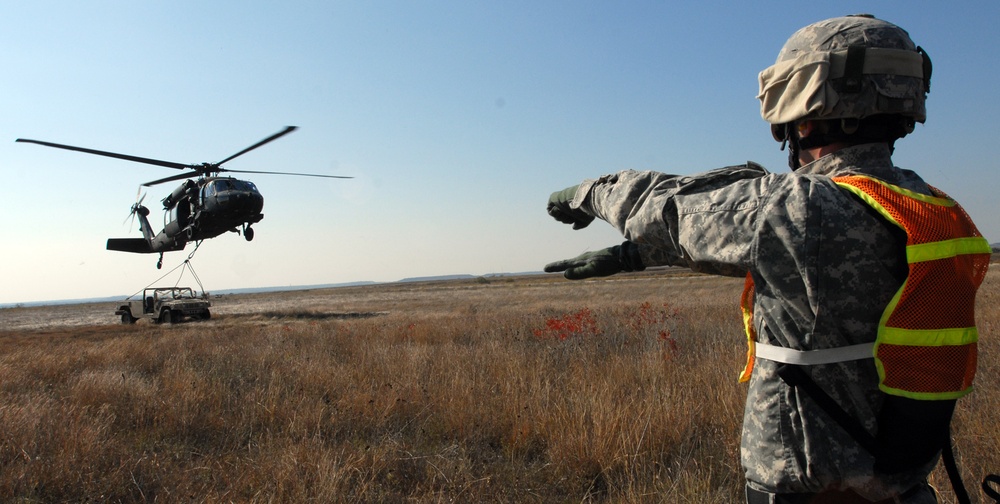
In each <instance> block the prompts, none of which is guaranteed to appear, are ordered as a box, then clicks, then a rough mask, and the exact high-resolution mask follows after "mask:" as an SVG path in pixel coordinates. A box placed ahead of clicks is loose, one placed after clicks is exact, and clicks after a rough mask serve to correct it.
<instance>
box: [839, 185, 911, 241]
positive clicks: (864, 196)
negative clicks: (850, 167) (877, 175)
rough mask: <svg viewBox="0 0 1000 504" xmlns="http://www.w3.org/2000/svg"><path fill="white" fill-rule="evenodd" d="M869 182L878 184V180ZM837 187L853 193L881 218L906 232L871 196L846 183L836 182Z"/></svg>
mask: <svg viewBox="0 0 1000 504" xmlns="http://www.w3.org/2000/svg"><path fill="white" fill-rule="evenodd" d="M859 178H866V179H867V178H868V177H859ZM870 180H874V181H875V182H879V181H878V180H875V179H870ZM837 185H839V186H840V187H842V188H844V189H847V190H848V191H850V192H852V193H854V194H855V195H856V196H857V197H859V198H861V199H862V200H863V201H864V202H865V203H868V206H870V207H872V208H874V209H875V210H876V211H877V212H878V213H880V214H882V217H885V218H886V220H888V221H889V222H891V223H893V224H895V225H897V226H899V227H900V228H902V229H903V230H904V231H905V230H906V228H904V227H903V225H902V224H900V223H899V221H897V220H896V219H894V218H893V217H892V214H890V213H889V212H888V211H887V210H886V209H885V207H883V206H882V204H881V203H879V202H878V201H876V200H875V198H872V197H871V196H869V195H868V193H866V192H864V191H863V190H862V189H861V188H858V187H855V186H853V185H851V184H848V183H846V182H837Z"/></svg>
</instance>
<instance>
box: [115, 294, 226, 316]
mask: <svg viewBox="0 0 1000 504" xmlns="http://www.w3.org/2000/svg"><path fill="white" fill-rule="evenodd" d="M209 306H212V303H210V302H209V301H208V298H207V295H203V296H202V297H198V296H196V295H195V293H194V289H192V288H190V287H147V288H145V289H143V290H142V299H137V300H131V301H127V303H124V304H120V305H118V309H117V310H115V315H120V316H121V319H122V324H134V323H135V321H136V320H139V319H140V318H145V319H149V320H151V321H152V322H153V323H155V324H159V323H161V322H162V323H165V324H172V323H174V322H180V321H182V320H184V319H185V318H189V319H193V320H208V319H209V318H211V317H212V313H211V312H210V311H209V310H208V307H209Z"/></svg>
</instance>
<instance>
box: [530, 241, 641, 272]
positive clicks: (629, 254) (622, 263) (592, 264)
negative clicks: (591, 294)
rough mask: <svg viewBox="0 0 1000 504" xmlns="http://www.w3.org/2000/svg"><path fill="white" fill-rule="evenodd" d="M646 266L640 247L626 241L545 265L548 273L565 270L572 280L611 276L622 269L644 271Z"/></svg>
mask: <svg viewBox="0 0 1000 504" xmlns="http://www.w3.org/2000/svg"><path fill="white" fill-rule="evenodd" d="M644 269H646V266H645V265H644V264H642V258H640V257H639V247H638V246H637V245H636V244H634V243H632V242H630V241H626V242H624V243H622V244H621V245H615V246H614V247H608V248H606V249H602V250H597V251H594V252H586V253H583V254H580V255H578V256H576V257H574V258H573V259H565V260H562V261H556V262H554V263H549V264H546V265H545V272H546V273H556V272H559V271H562V272H563V276H565V277H566V278H568V279H570V280H582V279H584V278H593V277H605V276H611V275H614V274H615V273H620V272H622V271H642V270H644Z"/></svg>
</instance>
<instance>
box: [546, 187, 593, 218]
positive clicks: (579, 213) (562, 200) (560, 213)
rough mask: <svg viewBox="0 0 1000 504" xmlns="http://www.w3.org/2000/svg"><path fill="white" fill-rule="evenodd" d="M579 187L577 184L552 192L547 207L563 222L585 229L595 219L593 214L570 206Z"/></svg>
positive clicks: (550, 212)
mask: <svg viewBox="0 0 1000 504" xmlns="http://www.w3.org/2000/svg"><path fill="white" fill-rule="evenodd" d="M579 187H580V186H579V185H575V186H573V187H567V188H566V189H563V190H562V191H556V192H554V193H552V196H549V204H548V207H547V210H548V211H549V215H551V216H552V218H554V219H555V220H557V221H559V222H562V223H563V224H572V225H573V229H583V228H585V227H587V226H588V225H589V224H590V223H591V222H593V221H594V216H593V215H590V214H588V213H587V212H584V211H583V210H580V209H579V208H570V206H569V202H570V201H573V198H574V197H575V196H576V190H577V188H579Z"/></svg>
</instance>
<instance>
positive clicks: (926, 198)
mask: <svg viewBox="0 0 1000 504" xmlns="http://www.w3.org/2000/svg"><path fill="white" fill-rule="evenodd" d="M848 178H859V179H865V180H870V181H872V182H875V183H877V184H880V185H882V186H885V187H888V188H889V189H890V190H891V191H894V192H897V193H899V194H902V195H903V196H908V197H910V198H913V199H915V200H919V201H922V202H924V203H929V204H931V205H937V206H943V207H953V206H955V205H956V201H955V200H953V199H951V198H940V197H937V196H930V195H927V194H922V193H918V192H915V191H911V190H909V189H906V188H903V187H899V186H898V185H894V184H890V183H888V182H886V181H884V180H879V179H877V178H874V177H868V176H865V175H849V176H848ZM837 184H838V185H840V186H842V187H845V188H853V189H857V191H861V190H860V189H858V188H856V187H854V186H853V185H851V184H849V183H846V182H837ZM857 191H855V190H852V191H851V192H855V193H857ZM862 193H864V191H862ZM859 194H861V193H859Z"/></svg>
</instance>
